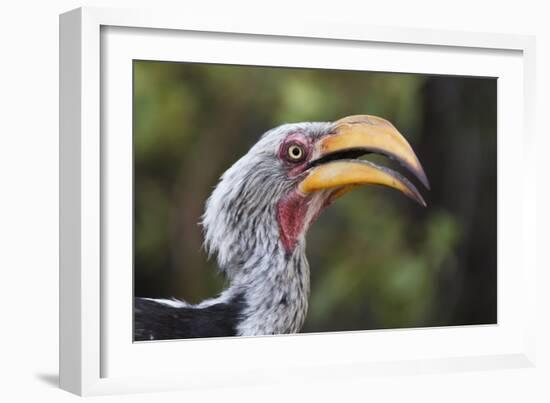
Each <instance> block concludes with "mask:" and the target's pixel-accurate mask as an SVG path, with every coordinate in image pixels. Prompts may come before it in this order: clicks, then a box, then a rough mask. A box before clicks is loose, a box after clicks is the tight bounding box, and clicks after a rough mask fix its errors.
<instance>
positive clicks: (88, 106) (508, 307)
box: [60, 8, 536, 395]
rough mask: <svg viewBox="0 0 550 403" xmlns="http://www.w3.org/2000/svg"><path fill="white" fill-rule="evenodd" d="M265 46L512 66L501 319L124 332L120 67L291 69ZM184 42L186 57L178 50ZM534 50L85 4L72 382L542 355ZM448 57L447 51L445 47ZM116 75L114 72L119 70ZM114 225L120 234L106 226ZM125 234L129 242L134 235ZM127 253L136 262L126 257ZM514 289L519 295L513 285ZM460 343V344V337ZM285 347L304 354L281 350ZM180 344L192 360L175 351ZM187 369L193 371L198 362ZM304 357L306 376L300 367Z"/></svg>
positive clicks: (506, 42)
mask: <svg viewBox="0 0 550 403" xmlns="http://www.w3.org/2000/svg"><path fill="white" fill-rule="evenodd" d="M186 33H192V34H193V35H192V36H193V41H203V42H201V46H198V45H193V42H192V41H191V40H189V42H186V45H187V47H186V48H183V49H182V48H181V47H180V46H174V45H175V44H178V43H179V42H178V41H182V40H187V39H185V38H186V37H185V35H186ZM212 33H216V34H215V35H214V37H213V39H212V40H211V41H210V40H206V39H203V37H204V38H206V37H208V38H212ZM209 35H210V36H209ZM138 36H139V43H140V47H139V50H136V46H135V43H133V44H132V41H135V40H136V38H137V37H138ZM231 40H233V41H235V42H234V43H232V45H234V46H231V47H229V46H227V48H231V52H232V54H229V53H223V52H217V53H216V54H215V56H211V55H212V53H210V56H205V55H203V53H205V52H206V50H204V49H210V50H212V49H215V48H208V47H209V46H217V45H216V42H218V45H219V42H230V41H231ZM209 41H210V42H209ZM268 43H269V46H273V47H277V49H279V50H281V49H285V50H286V52H285V53H292V52H293V47H294V46H298V47H300V49H309V50H311V52H306V53H309V55H308V56H307V57H306V58H304V59H302V61H300V62H296V63H298V64H295V65H300V66H306V65H309V64H310V63H311V65H309V67H314V66H318V65H319V59H316V58H315V52H314V51H313V50H312V48H313V46H312V44H315V47H317V46H319V47H323V46H325V47H330V48H331V49H333V51H337V52H340V51H341V52H367V51H382V52H386V51H387V52H386V53H385V55H384V57H383V58H382V59H384V60H385V62H384V63H386V64H384V63H382V64H380V65H377V66H374V65H372V64H371V65H369V66H370V68H371V69H376V68H379V69H382V70H384V71H386V70H388V66H391V63H394V70H395V69H398V70H399V71H404V72H421V71H423V72H430V73H433V72H436V73H443V74H459V73H461V74H470V75H488V76H495V75H494V74H492V72H500V71H502V72H503V73H502V74H503V75H502V76H500V75H497V76H499V80H500V84H499V98H498V100H499V118H498V123H499V134H498V135H499V167H498V169H499V181H498V185H499V195H498V200H499V213H498V214H499V217H498V220H499V221H498V223H499V243H498V253H499V255H498V256H499V280H498V281H499V284H498V290H499V297H498V298H499V299H498V304H499V308H498V309H499V311H498V325H496V326H474V327H452V328H440V329H417V330H395V331H374V332H372V331H371V332H353V333H349V334H347V333H345V332H344V333H338V334H323V335H295V336H286V337H285V336H282V337H279V336H276V337H259V338H246V339H243V338H233V339H223V340H191V341H185V340H183V341H179V342H162V343H145V344H137V345H136V344H133V343H132V342H131V338H128V337H126V336H127V333H126V331H128V332H130V330H131V325H130V328H129V329H128V323H130V322H129V321H131V311H128V310H127V307H128V305H124V304H125V303H126V302H124V303H122V304H118V302H116V301H115V300H117V301H118V300H119V299H120V300H124V301H126V297H127V291H128V288H129V287H130V284H131V277H128V273H129V271H128V269H129V268H128V267H127V266H128V260H124V259H125V257H124V256H123V255H117V256H113V255H111V254H110V251H112V248H110V247H109V242H110V241H107V239H113V237H114V236H115V234H118V232H117V231H121V232H125V231H126V232H125V233H127V230H128V228H129V227H128V225H130V226H131V219H130V221H128V216H126V221H124V220H122V221H120V220H118V221H117V219H113V217H118V215H115V214H106V211H111V210H110V209H116V208H119V209H120V208H124V204H122V205H119V206H118V207H117V206H113V205H111V203H112V201H113V200H115V199H116V200H122V201H123V202H124V200H126V201H127V196H125V194H123V193H121V194H120V195H114V196H113V194H114V193H112V192H115V191H116V190H117V189H118V191H126V192H128V189H131V183H128V172H129V171H128V169H129V167H131V151H129V150H126V149H125V147H126V146H127V143H124V141H123V139H124V136H123V135H121V136H118V135H117V136H114V135H112V134H111V133H113V130H114V129H115V128H116V130H117V131H118V130H119V129H120V133H127V132H128V125H130V126H131V122H128V119H126V117H127V113H131V97H130V98H128V96H127V95H128V94H127V90H128V79H129V78H131V77H129V78H128V79H125V78H124V74H126V73H124V72H125V71H126V72H127V74H129V75H130V76H131V70H130V71H127V70H125V69H126V68H127V62H128V60H131V59H132V58H134V57H136V54H135V53H132V52H134V51H135V52H142V53H139V55H145V56H146V58H151V59H153V60H182V61H185V60H188V58H189V57H192V58H193V60H208V61H211V62H214V61H215V62H224V61H225V62H239V63H241V64H253V63H258V64H266V65H288V62H285V61H284V60H282V59H281V61H278V60H275V59H273V56H269V55H266V54H264V53H262V52H261V51H256V50H257V49H255V51H249V52H246V49H251V48H249V47H251V46H266V44H268ZM373 47H374V48H376V49H378V50H376V49H374V50H373ZM176 48H177V49H178V50H177V52H178V53H177V54H175V53H174V52H176V51H175V50H174V49H176ZM350 49H351V50H350ZM369 49H370V50H369ZM534 49H535V44H534V39H533V38H532V37H529V36H520V35H502V34H487V33H483V34H481V33H466V32H456V31H442V30H438V31H429V30H417V29H407V28H392V27H387V28H386V27H370V26H363V25H362V26H350V25H341V24H336V23H327V22H326V21H319V22H304V21H303V20H301V21H300V22H299V23H298V22H296V23H293V22H287V23H286V24H284V25H281V24H278V23H276V22H273V23H269V22H266V21H252V20H251V21H249V20H247V19H245V18H242V19H235V18H232V19H225V20H213V19H206V18H196V17H195V16H192V15H190V14H188V15H181V14H177V15H176V14H172V13H170V12H162V11H151V10H115V9H104V8H80V9H77V10H73V11H70V12H67V13H65V14H62V15H61V17H60V385H61V387H62V388H63V389H66V390H68V391H71V392H73V393H76V394H80V395H96V394H112V393H129V392H139V391H158V390H169V389H185V388H206V387H213V386H227V385H231V386H236V385H241V386H244V385H252V384H259V383H272V382H283V383H285V382H286V383H290V382H296V375H297V374H300V378H299V379H300V380H301V381H303V380H304V379H316V380H320V379H323V380H327V381H330V380H334V379H346V378H347V377H352V378H355V377H358V376H369V375H370V374H380V373H386V374H390V375H393V374H413V373H419V372H445V371H464V370H476V369H492V368H495V369H496V368H510V367H527V366H532V365H534V363H535V345H534V338H535V334H534V332H535V330H534V328H535V318H534V317H532V316H530V315H532V313H533V312H535V308H534V307H535V290H536V283H535V281H536V265H535V261H534V256H535V255H536V254H535V250H534V248H535V245H536V242H534V241H533V239H532V238H533V237H534V234H535V233H536V231H535V209H534V208H533V206H534V203H535V195H534V192H535V190H534V189H535V186H534V183H533V182H534V180H535V179H534V178H533V177H532V176H529V175H526V176H524V177H520V175H519V173H518V172H514V169H513V166H512V165H511V162H510V158H511V156H512V153H513V157H514V160H515V161H516V163H517V162H518V159H519V160H520V161H523V163H522V164H521V171H522V172H528V171H529V170H530V169H532V170H533V171H534V168H530V167H531V166H532V165H533V164H534V159H533V158H530V156H531V155H532V152H533V147H534V135H533V127H532V126H531V125H532V122H533V121H534V119H533V111H534V107H533V103H534V88H535V81H534V80H535V75H534V68H535V67H534V66H535V63H534V57H535V56H534ZM182 52H183V53H182ZM201 52H202V53H201ZM392 52H394V53H395V54H394V53H392ZM399 52H417V53H418V52H420V54H422V55H423V56H424V61H423V62H422V61H419V60H420V59H422V58H416V57H413V58H410V59H411V60H409V61H408V62H406V63H405V62H400V65H399V66H395V63H397V62H396V61H397V60H398V59H397V56H398V55H399ZM438 52H439V53H438ZM182 54H183V56H182ZM191 54H192V55H193V56H190V55H191ZM437 54H442V55H444V57H441V58H439V57H436V55H437ZM360 60H361V57H357V58H350V61H349V62H348V63H350V64H352V66H349V65H348V66H347V67H351V68H355V69H361V68H362V65H361V62H360ZM426 60H429V61H430V62H431V65H432V66H431V67H430V69H431V70H429V69H428V70H429V71H428V70H427V69H426V67H422V63H424V64H425V63H426ZM458 60H463V61H465V62H464V63H462V65H461V66H460V70H457V69H459V67H457V66H456V64H457V61H458ZM468 60H469V61H468ZM453 61H454V62H453ZM278 63H280V64H278ZM354 63H356V64H354ZM388 63H389V64H388ZM459 64H460V63H459ZM452 65H454V66H453V67H452V68H451V67H449V66H452ZM323 67H342V66H336V65H325V66H323ZM390 69H391V67H390ZM107 76H108V77H110V78H116V80H112V79H110V80H107V79H106V77H107ZM130 84H131V82H130ZM503 93H504V95H506V97H504V98H503ZM511 95H513V96H511ZM111 107H113V108H116V109H115V110H116V111H117V114H113V113H112V110H111V109H109V108H111ZM518 107H519V109H518ZM128 111H130V112H128ZM512 111H515V112H514V113H512ZM118 112H120V114H119V113H118ZM130 130H131V128H130ZM513 136H516V137H515V139H516V141H515V142H514V143H512V141H511V140H512V138H513ZM518 137H520V139H521V141H519V142H518V141H517V138H518ZM121 139H122V140H121ZM518 143H519V144H518ZM125 144H126V145H125ZM126 148H127V147H126ZM125 150H126V151H125ZM113 155H116V156H117V158H118V160H119V161H121V162H120V164H118V165H120V166H121V167H122V168H121V169H119V168H116V167H114V165H113V164H112V163H109V161H110V158H112V157H113ZM128 158H130V164H128V161H129V160H128ZM516 169H517V165H516ZM504 175H506V177H508V178H510V177H511V178H512V179H515V180H514V181H512V182H513V183H514V189H515V191H513V190H514V189H511V188H510V186H511V185H506V183H505V182H504V181H503V180H501V178H502V177H503V176H504ZM517 189H520V191H519V192H518V191H517ZM518 203H519V205H520V206H521V208H520V209H519V211H518V212H517V213H516V215H515V216H514V217H512V216H510V214H508V212H509V211H511V209H512V208H514V207H516V210H517V206H518ZM503 228H504V229H512V230H513V231H515V234H514V235H513V236H512V235H506V234H507V232H508V231H503ZM109 231H114V232H112V233H111V232H109ZM106 232H107V233H108V234H110V235H109V236H106ZM501 235H502V236H501ZM116 236H118V235H116ZM124 236H125V235H124V234H122V235H121V238H120V239H126V241H127V238H124ZM117 239H118V238H117ZM123 243H124V242H123ZM124 245H125V247H128V242H126V243H125V244H124ZM130 247H131V245H130ZM122 249H124V248H122ZM125 256H126V259H127V254H126V255H125ZM111 259H114V260H113V262H120V264H121V266H119V267H122V268H121V269H120V272H119V271H117V272H116V273H115V272H113V271H112V270H108V269H106V268H108V267H111V266H110V264H111ZM117 259H118V260H117ZM507 262H514V263H515V264H516V267H519V268H520V269H521V270H520V271H519V272H517V273H514V272H512V271H511V270H508V269H507ZM501 267H502V269H501ZM130 272H131V268H130ZM130 276H131V274H130ZM107 280H108V281H107ZM125 281H129V283H128V286H127V287H126V286H124V285H121V284H124V282H125ZM512 286H513V287H514V290H515V294H514V295H513V296H512V295H511V293H510V290H511V289H512V288H511V287H512ZM113 296H117V298H113ZM118 296H120V298H118ZM512 298H515V299H516V300H512ZM113 301H115V302H113ZM127 303H128V304H131V302H127ZM125 329H126V330H125ZM458 340H460V345H458V344H457V343H456V341H458ZM358 343H363V344H364V345H365V346H375V347H374V348H371V349H370V350H369V348H367V347H366V348H365V349H364V350H365V352H364V355H361V354H359V355H357V354H356V353H352V352H351V349H350V351H347V350H346V346H357V345H358ZM400 346H405V347H408V350H405V349H404V347H400ZM409 350H411V351H409ZM285 351H292V352H299V354H291V355H285V354H284V353H283V352H285ZM320 351H322V354H320V353H319V352H320ZM354 351H357V350H356V349H355V350H354ZM177 355H182V356H183V357H185V360H169V357H173V356H177ZM215 357H217V358H215ZM216 360H217V361H216ZM136 362H139V363H140V365H139V366H138V365H136ZM224 362H226V363H227V362H229V363H230V365H228V364H225V365H224ZM262 363H263V364H262ZM267 363H269V365H267ZM214 364H219V365H214ZM138 367H139V368H138ZM190 367H193V371H192V372H191V371H189V368H190ZM303 368H307V369H308V371H306V372H304V371H301V370H302V369H303ZM151 369H154V371H152V370H151ZM205 375H207V376H205Z"/></svg>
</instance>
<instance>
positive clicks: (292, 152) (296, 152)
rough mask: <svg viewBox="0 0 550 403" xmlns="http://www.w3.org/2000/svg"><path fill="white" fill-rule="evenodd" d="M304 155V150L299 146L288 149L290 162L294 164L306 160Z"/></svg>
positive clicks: (293, 145) (294, 145) (295, 145)
mask: <svg viewBox="0 0 550 403" xmlns="http://www.w3.org/2000/svg"><path fill="white" fill-rule="evenodd" d="M304 155H305V152H304V149H303V148H302V147H301V146H299V145H297V144H292V145H291V146H290V147H288V149H287V157H288V159H289V161H292V162H297V161H301V160H302V159H303V158H304Z"/></svg>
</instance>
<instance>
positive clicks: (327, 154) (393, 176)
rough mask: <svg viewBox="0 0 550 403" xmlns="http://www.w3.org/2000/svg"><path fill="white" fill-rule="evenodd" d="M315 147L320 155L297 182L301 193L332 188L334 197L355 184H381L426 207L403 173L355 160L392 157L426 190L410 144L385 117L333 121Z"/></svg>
mask: <svg viewBox="0 0 550 403" xmlns="http://www.w3.org/2000/svg"><path fill="white" fill-rule="evenodd" d="M317 147H318V153H319V158H318V159H317V160H316V161H314V162H313V163H312V168H310V170H309V172H308V174H307V176H306V177H305V178H304V179H303V180H302V182H301V183H300V185H299V189H300V191H302V192H303V193H311V192H314V191H318V190H323V189H335V192H333V194H332V196H331V199H335V198H337V197H340V196H342V195H343V194H345V193H347V192H348V191H349V190H351V189H352V188H353V187H355V186H358V185H366V184H372V185H382V186H387V187H390V188H394V189H397V190H399V191H401V192H402V193H404V194H405V195H407V196H409V197H410V198H412V199H413V200H416V201H417V202H418V203H420V204H421V205H423V206H426V202H425V201H424V199H423V198H422V196H421V195H420V193H419V192H418V190H417V189H416V187H415V186H414V185H413V184H412V183H411V182H410V181H408V180H407V179H406V178H405V177H403V176H402V175H400V174H398V173H397V172H394V171H392V170H390V169H388V168H385V167H380V166H378V165H376V164H373V163H371V162H369V161H365V160H358V159H355V158H357V157H358V156H360V155H363V154H367V153H377V154H382V155H385V156H387V157H389V158H391V159H395V160H397V161H398V162H400V163H401V164H402V165H403V166H405V167H406V168H407V169H408V170H409V171H411V172H412V173H413V174H414V175H415V176H416V177H417V178H418V180H419V181H420V182H421V183H422V184H423V185H424V186H426V187H427V188H428V189H429V183H428V179H427V177H426V174H425V172H424V169H423V168H422V165H421V164H420V161H419V160H418V158H417V157H416V154H415V153H414V151H413V150H412V147H411V146H410V144H409V143H408V142H407V140H406V139H405V138H404V137H403V136H402V135H401V133H399V131H397V129H396V128H395V127H394V126H393V125H392V124H391V123H390V122H388V121H387V120H385V119H382V118H379V117H376V116H370V115H355V116H348V117H345V118H343V119H340V120H338V121H337V122H335V123H334V130H333V131H332V132H331V134H329V135H327V136H325V137H323V138H322V139H321V140H320V141H319V144H318V145H317Z"/></svg>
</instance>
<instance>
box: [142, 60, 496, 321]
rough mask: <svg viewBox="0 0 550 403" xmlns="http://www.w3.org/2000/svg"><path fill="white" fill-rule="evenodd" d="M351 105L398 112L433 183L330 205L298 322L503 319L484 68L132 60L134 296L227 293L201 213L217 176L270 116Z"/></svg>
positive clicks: (296, 117)
mask: <svg viewBox="0 0 550 403" xmlns="http://www.w3.org/2000/svg"><path fill="white" fill-rule="evenodd" d="M352 114H372V115H378V116H381V117H384V118H386V119H388V120H390V121H391V122H392V123H394V125H395V126H396V127H397V128H398V129H400V131H401V132H402V133H403V134H404V135H405V136H406V137H407V139H408V140H409V141H410V142H411V144H412V146H413V148H414V149H415V150H416V151H417V154H418V156H419V158H420V160H421V161H422V163H423V165H424V167H425V169H426V171H427V175H428V177H429V178H430V180H431V185H432V190H431V191H424V192H423V193H424V195H425V196H426V199H427V201H428V207H427V208H426V209H422V208H420V207H418V206H416V205H415V204H413V203H412V202H411V201H410V200H408V199H406V198H404V197H403V196H402V195H400V194H398V193H397V192H395V191H392V190H388V189H383V188H379V187H365V188H362V189H358V190H356V191H354V192H351V193H350V194H348V195H346V196H345V197H343V198H342V199H340V200H339V201H338V202H336V203H335V204H334V205H333V206H331V208H329V209H328V210H327V211H326V212H324V213H323V214H322V215H321V217H320V219H319V220H318V222H317V223H315V224H314V226H313V227H312V229H311V230H310V233H309V235H308V248H307V253H308V258H309V261H310V265H311V272H312V274H311V277H312V278H311V280H312V287H311V298H310V309H309V313H308V318H307V321H306V324H305V326H304V331H328V330H354V329H371V328H387V327H416V326H435V325H439V326H441V325H453V324H475V323H494V322H496V80H493V79H480V78H466V77H430V76H425V75H413V74H394V73H392V74H390V73H371V72H356V71H334V70H313V69H292V68H269V67H244V66H225V65H205V64H188V63H164V62H149V61H135V62H134V157H135V166H134V169H135V188H134V192H135V212H134V213H135V293H136V295H138V296H153V297H170V296H174V297H178V298H182V299H185V300H187V301H189V302H192V303H196V302H199V301H200V300H202V299H204V298H208V297H212V296H214V295H215V294H216V293H218V292H219V291H220V290H221V289H222V288H223V286H224V283H223V279H222V278H221V277H220V276H219V275H218V274H217V272H216V266H215V262H214V261H208V260H207V257H206V255H205V253H204V251H203V249H202V248H201V245H202V234H201V229H200V227H199V226H198V222H199V220H200V216H201V214H202V212H203V208H204V203H205V201H206V199H207V197H208V195H209V194H210V192H211V190H212V188H213V186H214V185H215V184H216V182H217V179H218V178H219V176H220V175H221V174H222V173H223V172H224V171H225V170H226V169H227V168H228V167H229V166H231V165H232V163H233V162H234V161H236V160H237V159H238V158H239V157H240V156H241V155H243V154H244V153H246V152H247V150H248V149H249V148H250V147H251V146H252V145H253V144H254V143H255V141H256V140H257V139H258V137H259V136H260V135H261V134H262V133H263V132H265V131H266V130H268V129H270V128H272V127H274V126H278V125H280V124H282V123H286V122H298V121H332V120H336V119H338V118H341V117H343V116H347V115H352ZM383 163H384V164H385V165H388V164H389V165H391V162H388V161H386V160H384V162H383Z"/></svg>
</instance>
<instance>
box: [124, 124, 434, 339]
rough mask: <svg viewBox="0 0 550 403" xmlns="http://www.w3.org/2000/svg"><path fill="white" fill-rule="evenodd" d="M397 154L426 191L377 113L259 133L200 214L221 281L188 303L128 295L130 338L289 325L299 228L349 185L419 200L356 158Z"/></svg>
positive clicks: (300, 279) (302, 288) (277, 329)
mask: <svg viewBox="0 0 550 403" xmlns="http://www.w3.org/2000/svg"><path fill="white" fill-rule="evenodd" d="M369 153H376V154H382V155H384V156H386V157H389V158H391V159H394V160H397V161H398V162H399V163H400V164H401V165H402V166H404V167H405V168H407V169H408V170H409V171H411V172H412V173H413V174H414V175H415V176H416V178H417V179H418V180H419V181H420V182H421V183H422V184H423V185H424V186H426V188H428V189H429V184H428V179H427V177H426V174H425V173H424V170H423V168H422V166H421V164H420V162H419V160H418V158H417V157H416V155H415V153H414V152H413V150H412V148H411V146H410V145H409V143H408V142H407V140H405V138H404V137H403V136H402V135H401V134H400V133H399V132H398V131H397V129H396V128H395V127H394V126H393V125H392V124H391V123H390V122H388V121H387V120H385V119H382V118H379V117H376V116H370V115H355V116H348V117H345V118H343V119H340V120H338V121H336V122H304V123H295V124H284V125H282V126H279V127H277V128H274V129H271V130H269V131H268V132H266V133H265V134H264V135H263V136H262V137H261V138H260V140H259V141H258V142H257V143H256V144H255V145H254V146H253V147H252V148H251V149H250V150H249V151H248V153H247V154H245V155H244V156H243V157H242V158H240V159H239V160H238V161H237V162H236V163H235V164H234V165H233V166H231V167H230V168H229V169H228V170H227V171H226V172H225V173H224V174H223V175H222V176H221V178H220V180H219V182H218V184H217V186H216V188H215V189H214V191H213V192H212V194H211V195H210V197H209V198H208V200H207V202H206V208H205V212H204V215H203V217H202V226H203V231H204V245H205V248H206V250H207V252H208V254H209V256H212V255H215V256H216V257H217V262H218V265H219V269H220V271H221V272H222V273H223V274H224V275H225V277H226V278H227V280H228V284H229V286H228V288H227V289H225V290H224V291H223V292H221V294H220V295H219V296H218V297H216V298H212V299H208V300H205V301H203V302H201V303H199V304H196V305H191V304H188V303H186V302H184V301H181V300H177V299H152V298H135V300H134V339H135V340H136V341H140V340H162V339H180V338H193V337H215V336H251V335H268V334H280V333H296V332H298V331H299V330H300V328H301V326H302V324H303V323H304V319H305V317H306V311H307V307H308V295H309V265H308V261H307V259H306V253H305V249H306V232H307V230H308V228H309V226H310V225H311V224H312V223H313V222H314V221H315V219H316V218H317V217H318V216H319V214H320V213H321V211H322V210H323V209H324V208H326V207H327V206H329V205H330V204H331V203H332V202H334V200H336V199H337V198H338V197H340V196H342V195H343V194H345V193H347V192H348V191H350V190H351V189H353V188H354V187H356V186H358V185H366V184H373V185H383V186H387V187H390V188H394V189H397V190H399V191H401V192H402V193H404V194H405V195H407V196H409V197H410V198H411V199H413V200H415V201H417V202H418V203H420V204H421V205H422V206H426V203H425V201H424V199H423V198H422V196H421V195H420V193H419V192H418V190H417V189H416V187H415V186H414V185H413V184H412V183H411V182H410V181H409V180H407V179H406V178H405V177H403V176H402V175H400V174H399V173H397V172H395V171H393V170H390V169H388V168H386V167H382V166H378V165H376V164H374V163H372V162H369V161H366V160H361V159H359V157H361V156H363V155H365V154H369Z"/></svg>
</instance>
